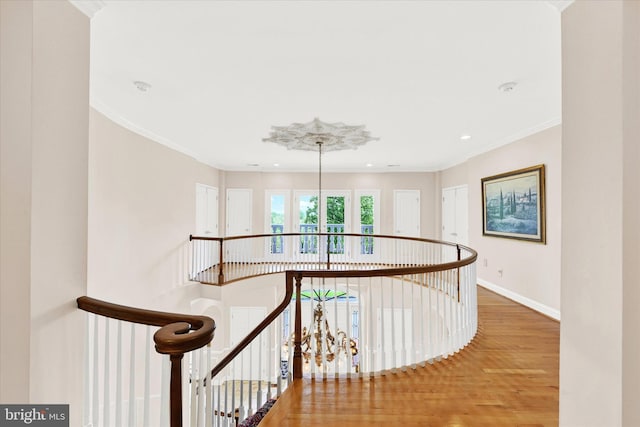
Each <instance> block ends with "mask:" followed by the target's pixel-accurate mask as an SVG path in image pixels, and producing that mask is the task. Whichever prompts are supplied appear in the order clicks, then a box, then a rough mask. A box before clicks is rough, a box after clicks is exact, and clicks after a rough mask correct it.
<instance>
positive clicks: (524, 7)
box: [91, 0, 561, 172]
mask: <svg viewBox="0 0 640 427" xmlns="http://www.w3.org/2000/svg"><path fill="white" fill-rule="evenodd" d="M101 3H103V6H104V7H102V9H101V10H99V11H98V12H97V13H96V14H95V15H94V16H93V18H92V21H91V105H92V106H93V107H94V108H96V109H97V110H98V111H100V112H102V113H103V114H105V115H106V116H108V117H109V118H111V119H112V120H114V121H116V122H117V123H119V124H121V125H123V126H125V127H127V128H129V129H131V130H133V131H135V132H137V133H139V134H141V135H144V136H146V137H149V138H151V139H153V140H155V141H157V142H159V143H161V144H165V145H167V146H170V147H172V148H174V149H177V150H179V151H181V152H183V153H186V154H188V155H190V156H192V157H194V158H196V159H198V160H199V161H201V162H204V163H207V164H209V165H211V166H214V167H217V168H220V169H224V170H260V171H278V170H281V171H307V170H308V171H311V170H317V164H318V159H317V156H314V155H313V153H311V152H308V151H288V150H286V149H285V148H284V147H281V146H278V145H275V144H273V143H265V142H263V141H262V139H263V138H266V137H268V136H269V133H270V131H271V126H273V125H277V126H286V125H289V124H291V123H294V122H302V123H305V122H309V121H311V120H313V119H314V118H315V117H318V118H319V119H320V120H322V121H325V122H344V123H346V124H348V125H365V126H366V130H368V131H369V132H370V133H371V135H372V136H375V137H378V138H380V139H379V140H377V141H371V142H369V143H367V144H366V145H365V146H362V147H359V148H358V149H357V150H347V151H340V152H331V153H326V154H324V155H323V170H325V171H350V172H358V171H371V172H374V171H375V172H390V171H436V170H441V169H444V168H446V167H450V166H453V165H455V164H458V163H460V162H463V161H464V160H466V159H467V158H469V157H471V156H473V155H477V154H479V153H482V152H486V151H488V150H490V149H493V148H496V147H499V146H501V145H504V144H508V143H510V142H513V141H515V140H517V139H519V138H522V137H524V136H527V135H529V134H532V133H535V132H538V131H540V130H543V129H545V128H548V127H550V126H554V125H557V124H559V123H560V121H561V63H560V61H561V54H560V11H559V8H558V7H557V5H556V4H554V2H551V1H496V2H493V1H424V2H423V1H406V2H404V1H353V2H351V1H294V2H288V1H202V0H201V1H188V0H182V1H166V0H165V1H126V2H125V1H120V0H103V1H102V2H101ZM134 81H143V82H146V83H148V84H149V85H150V88H149V89H148V90H147V91H140V90H139V89H138V88H137V87H136V86H135V85H134ZM505 82H515V83H517V84H516V86H515V88H514V89H513V90H511V91H508V92H503V91H501V90H499V89H498V87H499V86H500V85H501V84H503V83H505ZM462 135H470V136H471V139H468V140H466V141H463V140H461V138H460V137H461V136H462ZM275 164H277V165H278V166H275Z"/></svg>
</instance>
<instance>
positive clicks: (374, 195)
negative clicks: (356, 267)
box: [356, 190, 380, 255]
mask: <svg viewBox="0 0 640 427" xmlns="http://www.w3.org/2000/svg"><path fill="white" fill-rule="evenodd" d="M356 203H357V212H356V220H357V227H358V231H357V232H359V233H360V234H378V233H379V218H378V217H379V215H378V212H380V191H379V190H358V191H356ZM374 244H375V242H374V238H373V237H361V238H360V251H359V253H360V255H373V253H374V249H375V248H374Z"/></svg>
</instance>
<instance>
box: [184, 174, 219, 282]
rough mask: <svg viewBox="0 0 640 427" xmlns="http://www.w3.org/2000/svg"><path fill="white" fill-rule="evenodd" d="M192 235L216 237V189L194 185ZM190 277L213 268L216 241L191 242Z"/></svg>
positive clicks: (217, 253) (215, 260)
mask: <svg viewBox="0 0 640 427" xmlns="http://www.w3.org/2000/svg"><path fill="white" fill-rule="evenodd" d="M194 235H196V236H202V237H218V236H220V234H219V233H218V189H217V188H215V187H211V186H209V185H205V184H196V229H195V233H194ZM191 244H192V245H193V259H192V262H191V266H192V272H191V277H196V275H198V274H199V273H201V272H203V271H206V270H208V269H210V268H211V267H213V266H214V265H215V264H216V263H217V262H218V260H219V253H220V252H219V250H220V245H219V243H218V242H216V241H210V240H193V241H192V243H191Z"/></svg>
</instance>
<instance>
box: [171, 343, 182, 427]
mask: <svg viewBox="0 0 640 427" xmlns="http://www.w3.org/2000/svg"><path fill="white" fill-rule="evenodd" d="M183 355H184V354H182V353H180V354H171V355H169V359H170V360H171V384H170V399H169V401H170V413H169V419H170V425H171V427H182V356H183Z"/></svg>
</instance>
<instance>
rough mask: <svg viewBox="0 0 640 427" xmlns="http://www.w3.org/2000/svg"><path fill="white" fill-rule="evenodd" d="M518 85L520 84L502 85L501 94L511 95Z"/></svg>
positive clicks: (499, 87) (500, 87) (507, 83)
mask: <svg viewBox="0 0 640 427" xmlns="http://www.w3.org/2000/svg"><path fill="white" fill-rule="evenodd" d="M517 85H518V83H516V82H506V83H502V84H501V85H500V86H498V90H499V91H500V92H504V93H509V92H511V91H513V89H515V87H516V86H517Z"/></svg>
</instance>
